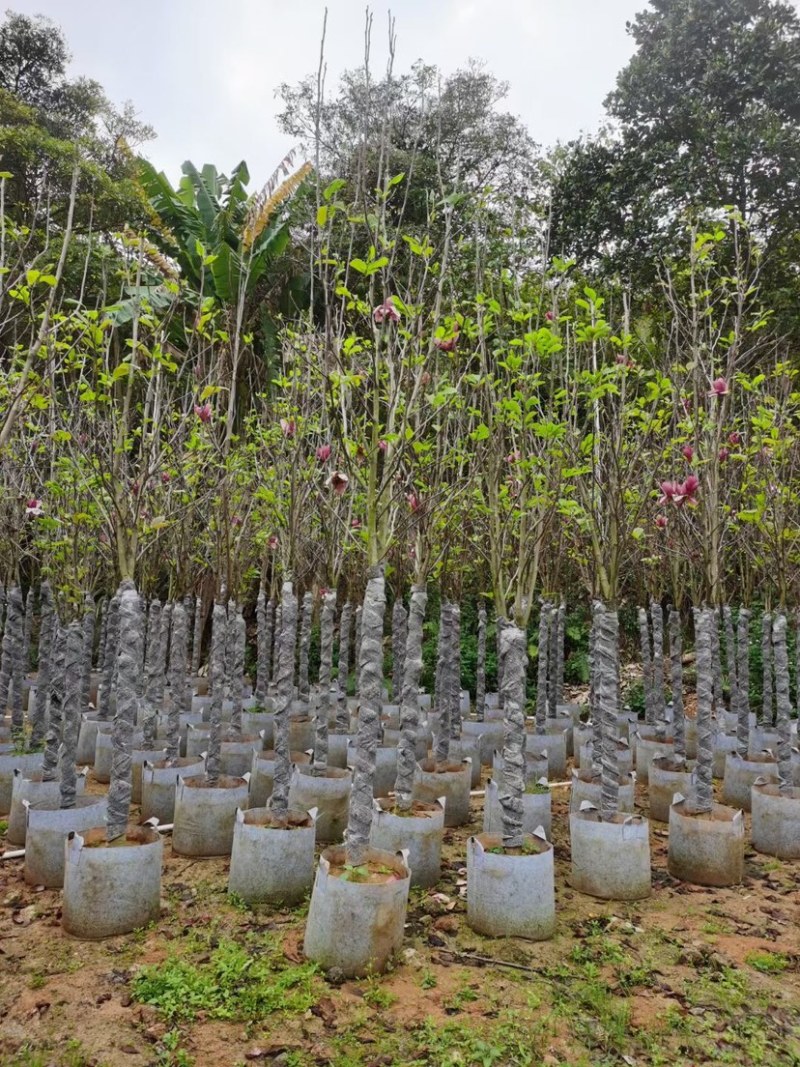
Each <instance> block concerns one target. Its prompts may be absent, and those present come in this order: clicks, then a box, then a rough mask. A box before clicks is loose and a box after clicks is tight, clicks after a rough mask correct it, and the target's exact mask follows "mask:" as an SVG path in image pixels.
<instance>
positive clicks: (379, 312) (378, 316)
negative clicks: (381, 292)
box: [372, 296, 400, 326]
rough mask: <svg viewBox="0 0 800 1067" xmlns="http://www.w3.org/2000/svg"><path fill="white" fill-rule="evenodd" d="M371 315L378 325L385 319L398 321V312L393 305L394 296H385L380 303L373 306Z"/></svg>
mask: <svg viewBox="0 0 800 1067" xmlns="http://www.w3.org/2000/svg"><path fill="white" fill-rule="evenodd" d="M372 317H373V319H374V320H375V322H376V323H377V324H378V325H379V326H380V325H381V324H382V323H383V322H385V321H388V322H399V321H400V313H399V311H398V310H397V308H396V307H395V306H394V297H392V296H387V297H386V299H385V300H384V302H383V303H382V304H378V306H377V307H376V308H373V311H372Z"/></svg>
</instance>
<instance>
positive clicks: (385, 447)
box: [378, 441, 389, 452]
mask: <svg viewBox="0 0 800 1067" xmlns="http://www.w3.org/2000/svg"><path fill="white" fill-rule="evenodd" d="M378 448H379V449H380V450H381V452H386V451H388V449H389V442H388V441H378Z"/></svg>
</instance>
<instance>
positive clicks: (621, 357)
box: [616, 352, 633, 370]
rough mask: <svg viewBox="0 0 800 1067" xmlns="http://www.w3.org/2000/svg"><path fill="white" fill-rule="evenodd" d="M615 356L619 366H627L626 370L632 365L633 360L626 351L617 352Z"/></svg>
mask: <svg viewBox="0 0 800 1067" xmlns="http://www.w3.org/2000/svg"><path fill="white" fill-rule="evenodd" d="M616 358H617V363H618V364H619V365H620V367H627V368H628V370H630V368H631V367H632V366H633V360H632V359H631V357H630V356H629V355H628V354H627V352H618V353H617V357H616Z"/></svg>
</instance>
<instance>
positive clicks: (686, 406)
mask: <svg viewBox="0 0 800 1067" xmlns="http://www.w3.org/2000/svg"><path fill="white" fill-rule="evenodd" d="M681 404H682V405H683V410H684V411H685V412H687V413H688V412H690V411H691V410H692V407H693V406H694V401H693V400H692V398H691V397H690V396H682V397H681Z"/></svg>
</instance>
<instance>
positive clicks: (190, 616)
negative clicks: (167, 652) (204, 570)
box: [183, 593, 197, 678]
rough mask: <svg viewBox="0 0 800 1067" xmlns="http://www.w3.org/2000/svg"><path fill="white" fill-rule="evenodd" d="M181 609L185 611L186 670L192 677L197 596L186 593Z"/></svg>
mask: <svg viewBox="0 0 800 1067" xmlns="http://www.w3.org/2000/svg"><path fill="white" fill-rule="evenodd" d="M183 610H184V611H185V612H186V671H187V674H188V675H189V677H190V678H192V677H194V673H193V671H192V664H193V663H194V636H195V621H194V620H195V616H196V615H197V598H196V597H193V596H192V594H191V593H187V594H186V596H185V597H184V598H183Z"/></svg>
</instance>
